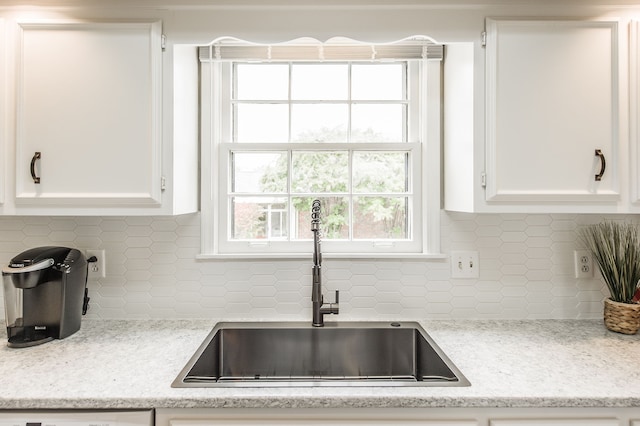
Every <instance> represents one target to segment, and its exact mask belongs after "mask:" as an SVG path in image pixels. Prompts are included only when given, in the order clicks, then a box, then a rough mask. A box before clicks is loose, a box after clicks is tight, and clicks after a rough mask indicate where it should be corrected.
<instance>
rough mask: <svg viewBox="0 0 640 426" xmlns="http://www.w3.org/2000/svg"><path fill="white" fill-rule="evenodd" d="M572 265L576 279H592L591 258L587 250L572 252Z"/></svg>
mask: <svg viewBox="0 0 640 426" xmlns="http://www.w3.org/2000/svg"><path fill="white" fill-rule="evenodd" d="M573 263H574V268H575V274H576V278H591V277H593V257H592V255H591V252H590V251H589V250H574V252H573Z"/></svg>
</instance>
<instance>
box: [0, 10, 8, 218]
mask: <svg viewBox="0 0 640 426" xmlns="http://www.w3.org/2000/svg"><path fill="white" fill-rule="evenodd" d="M4 32H5V27H4V20H2V19H0V129H5V130H3V131H0V212H1V211H2V210H3V207H2V206H3V205H4V198H5V188H6V184H7V183H6V182H7V180H6V179H7V176H6V173H7V169H8V167H7V161H8V159H7V140H6V122H7V118H6V111H7V109H6V106H7V98H8V95H7V80H6V75H5V63H6V57H5V54H6V53H5V47H4V46H5V37H4Z"/></svg>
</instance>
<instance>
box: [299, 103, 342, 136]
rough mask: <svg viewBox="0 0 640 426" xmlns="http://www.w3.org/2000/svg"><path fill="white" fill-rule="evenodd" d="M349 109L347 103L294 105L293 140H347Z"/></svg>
mask: <svg viewBox="0 0 640 426" xmlns="http://www.w3.org/2000/svg"><path fill="white" fill-rule="evenodd" d="M348 111H349V110H348V107H347V105H337V104H328V105H327V104H322V105H320V104H312V105H293V106H292V107H291V141H292V142H346V141H347V123H348Z"/></svg>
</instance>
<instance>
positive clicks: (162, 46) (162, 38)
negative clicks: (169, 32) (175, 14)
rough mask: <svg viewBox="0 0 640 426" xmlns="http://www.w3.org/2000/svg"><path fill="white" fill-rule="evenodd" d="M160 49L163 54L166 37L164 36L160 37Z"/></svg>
mask: <svg viewBox="0 0 640 426" xmlns="http://www.w3.org/2000/svg"><path fill="white" fill-rule="evenodd" d="M160 47H161V48H162V51H163V52H164V50H165V49H166V48H167V36H166V35H164V34H162V35H161V36H160Z"/></svg>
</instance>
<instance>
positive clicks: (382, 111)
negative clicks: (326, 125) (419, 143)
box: [351, 104, 405, 142]
mask: <svg viewBox="0 0 640 426" xmlns="http://www.w3.org/2000/svg"><path fill="white" fill-rule="evenodd" d="M351 114H352V117H351V142H404V140H405V138H404V133H405V132H404V105H397V104H396V105H380V104H377V105H369V104H366V105H363V104H359V105H353V106H352V109H351Z"/></svg>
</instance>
